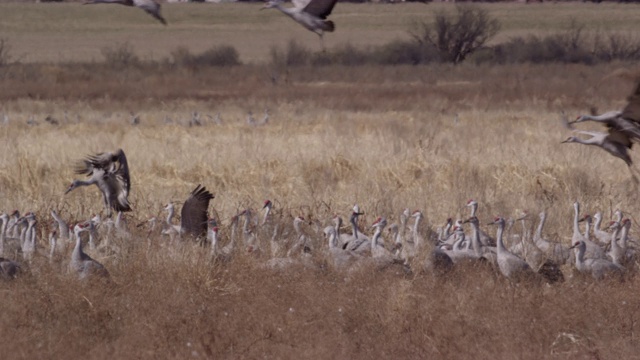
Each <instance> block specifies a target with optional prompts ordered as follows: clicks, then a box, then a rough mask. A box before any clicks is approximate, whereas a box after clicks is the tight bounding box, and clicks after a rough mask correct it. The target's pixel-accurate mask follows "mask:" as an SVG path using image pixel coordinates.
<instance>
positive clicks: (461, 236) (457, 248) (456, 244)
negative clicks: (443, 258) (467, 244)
mask: <svg viewBox="0 0 640 360" xmlns="http://www.w3.org/2000/svg"><path fill="white" fill-rule="evenodd" d="M456 236H457V237H458V240H456V242H454V243H453V250H454V251H460V250H462V242H463V241H464V233H462V232H461V233H460V234H457V235H456Z"/></svg>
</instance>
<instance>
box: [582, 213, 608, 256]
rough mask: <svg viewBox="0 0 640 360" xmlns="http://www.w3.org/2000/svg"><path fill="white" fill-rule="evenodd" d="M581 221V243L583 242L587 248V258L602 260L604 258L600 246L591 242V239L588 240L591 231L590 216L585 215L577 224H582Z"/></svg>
mask: <svg viewBox="0 0 640 360" xmlns="http://www.w3.org/2000/svg"><path fill="white" fill-rule="evenodd" d="M583 221H584V223H585V227H584V235H583V237H582V241H584V242H585V244H586V246H587V256H588V257H592V258H604V256H605V254H604V250H603V249H602V248H601V247H600V245H598V244H596V243H595V242H593V241H591V238H590V230H591V224H592V220H591V215H589V214H587V215H585V216H583V217H582V219H580V220H579V222H583Z"/></svg>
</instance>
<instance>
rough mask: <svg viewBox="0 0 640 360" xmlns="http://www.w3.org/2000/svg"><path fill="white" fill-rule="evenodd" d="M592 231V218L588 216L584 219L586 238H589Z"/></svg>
mask: <svg viewBox="0 0 640 360" xmlns="http://www.w3.org/2000/svg"><path fill="white" fill-rule="evenodd" d="M590 233H591V220H589V218H587V219H586V220H585V221H584V238H585V239H587V240H589V234H590Z"/></svg>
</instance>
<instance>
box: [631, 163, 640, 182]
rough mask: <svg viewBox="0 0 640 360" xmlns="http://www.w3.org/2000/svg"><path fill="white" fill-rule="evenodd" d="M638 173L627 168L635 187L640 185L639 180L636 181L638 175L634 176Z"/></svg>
mask: <svg viewBox="0 0 640 360" xmlns="http://www.w3.org/2000/svg"><path fill="white" fill-rule="evenodd" d="M637 172H638V170H635V171H634V169H633V168H632V167H631V166H629V173H631V179H633V182H634V183H635V184H636V187H637V186H638V184H640V180H638V175H637V174H636V173H637Z"/></svg>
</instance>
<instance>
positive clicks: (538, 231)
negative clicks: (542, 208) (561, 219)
mask: <svg viewBox="0 0 640 360" xmlns="http://www.w3.org/2000/svg"><path fill="white" fill-rule="evenodd" d="M546 221H547V214H546V213H542V216H540V223H539V224H538V228H537V229H536V236H535V238H534V240H535V241H538V240H541V239H542V228H543V227H544V223H545V222H546Z"/></svg>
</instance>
